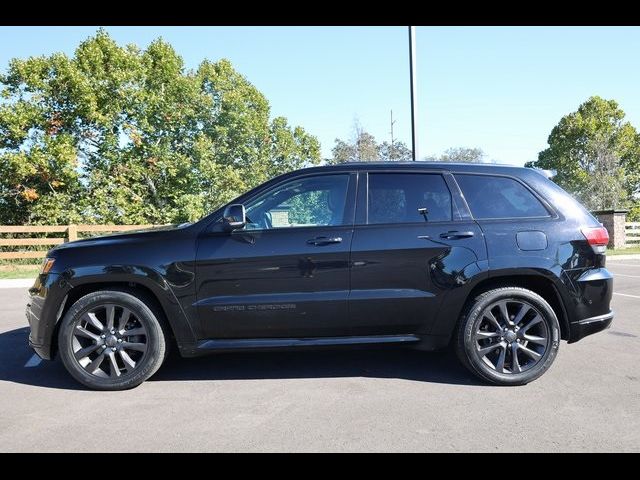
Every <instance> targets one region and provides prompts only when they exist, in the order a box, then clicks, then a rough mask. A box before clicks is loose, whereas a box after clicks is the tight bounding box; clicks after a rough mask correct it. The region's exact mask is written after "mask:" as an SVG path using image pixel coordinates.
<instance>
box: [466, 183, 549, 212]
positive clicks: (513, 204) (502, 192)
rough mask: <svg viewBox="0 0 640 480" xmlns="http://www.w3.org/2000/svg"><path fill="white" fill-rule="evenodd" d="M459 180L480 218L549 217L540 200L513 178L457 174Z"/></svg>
mask: <svg viewBox="0 0 640 480" xmlns="http://www.w3.org/2000/svg"><path fill="white" fill-rule="evenodd" d="M455 179H456V181H457V182H458V185H459V186H460V189H461V190H462V193H463V195H464V197H465V199H466V200H467V204H468V205H469V209H470V210H471V214H472V215H473V217H474V218H476V219H491V218H530V217H548V216H549V212H548V211H547V209H546V208H545V207H544V205H543V204H542V203H541V202H540V200H538V199H537V198H536V197H535V195H533V193H531V192H530V191H529V190H528V189H527V188H526V187H525V186H524V185H522V184H521V183H520V182H518V181H517V180H514V179H513V178H509V177H497V176H491V175H471V174H457V175H455Z"/></svg>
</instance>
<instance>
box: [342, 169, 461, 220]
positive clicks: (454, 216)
mask: <svg viewBox="0 0 640 480" xmlns="http://www.w3.org/2000/svg"><path fill="white" fill-rule="evenodd" d="M360 174H361V175H363V176H364V177H365V178H364V179H360V180H359V188H358V195H357V209H356V223H355V225H357V226H385V225H410V226H411V225H412V226H420V225H422V226H424V225H448V224H450V223H461V222H465V221H470V220H471V214H470V212H468V206H467V205H466V203H465V204H464V205H458V202H459V201H460V200H456V198H457V197H458V196H459V195H460V192H459V186H458V185H457V184H452V182H450V179H448V178H447V177H448V176H450V172H448V171H444V170H418V171H416V169H414V168H411V169H405V168H384V169H375V170H364V171H361V172H360ZM371 174H373V175H376V174H391V175H394V174H404V175H439V176H440V177H442V180H443V182H444V185H445V186H446V188H447V190H448V191H449V195H450V196H451V220H442V221H437V222H435V221H424V220H423V221H416V222H386V223H369V176H370V175H371ZM452 188H455V189H457V190H458V191H457V192H456V191H455V190H454V189H452ZM465 209H466V210H467V212H464V210H465ZM465 213H466V214H467V215H469V217H468V218H465V215H464V214H465ZM361 222H362V223H361Z"/></svg>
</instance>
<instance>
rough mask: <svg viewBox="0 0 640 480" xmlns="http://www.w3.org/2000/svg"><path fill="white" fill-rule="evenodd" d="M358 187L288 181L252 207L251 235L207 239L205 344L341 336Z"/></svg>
mask: <svg viewBox="0 0 640 480" xmlns="http://www.w3.org/2000/svg"><path fill="white" fill-rule="evenodd" d="M355 179H356V176H355V175H354V174H350V173H348V172H347V173H331V174H315V175H305V176H299V177H295V178H293V179H289V180H285V181H283V182H281V183H279V184H277V185H275V186H273V187H271V188H269V189H268V190H267V191H266V192H262V193H258V194H257V195H256V196H254V197H253V198H251V199H249V200H247V201H246V202H245V207H246V212H247V222H248V223H247V225H246V227H245V228H243V229H240V230H236V231H233V232H231V233H229V232H224V231H222V229H221V228H218V227H219V225H218V224H214V225H213V226H212V227H211V228H210V229H209V231H205V232H203V234H202V235H201V237H200V238H199V240H198V250H197V265H196V276H197V285H198V287H197V295H198V315H199V319H200V323H201V329H202V333H203V335H204V337H205V338H220V339H222V338H287V337H311V336H313V337H315V336H333V335H340V334H341V333H342V331H343V328H344V325H345V323H346V321H347V313H348V312H347V300H348V295H349V249H350V245H351V240H352V235H353V215H354V204H355V200H354V199H355V187H356V181H355Z"/></svg>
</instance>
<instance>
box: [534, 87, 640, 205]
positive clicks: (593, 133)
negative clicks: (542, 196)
mask: <svg viewBox="0 0 640 480" xmlns="http://www.w3.org/2000/svg"><path fill="white" fill-rule="evenodd" d="M624 118H625V114H624V112H623V111H622V109H620V108H619V106H618V104H617V103H616V102H615V101H614V100H605V99H603V98H600V97H597V96H594V97H591V98H589V99H588V100H587V101H586V102H584V103H583V104H582V105H580V107H579V108H578V110H577V111H576V112H572V113H570V114H568V115H565V116H564V117H562V119H561V120H560V122H559V123H558V125H556V126H555V127H554V128H553V130H552V131H551V134H550V135H549V139H548V143H549V148H547V149H546V150H543V151H542V152H540V153H539V155H538V160H537V161H534V162H528V163H527V164H526V166H529V167H538V168H543V169H554V170H556V171H557V175H556V176H555V177H554V181H555V182H557V183H558V184H559V185H561V186H562V187H563V188H565V189H566V190H568V191H569V192H571V193H573V194H574V195H575V196H576V197H577V198H578V199H580V200H581V201H582V203H584V204H585V205H586V206H587V207H589V208H591V209H605V208H619V207H624V206H628V205H629V204H630V203H631V202H632V201H633V198H634V195H637V194H638V191H639V189H640V184H639V181H640V135H639V134H638V132H637V131H636V129H635V128H634V127H633V126H632V125H631V124H630V123H629V122H628V121H625V120H624Z"/></svg>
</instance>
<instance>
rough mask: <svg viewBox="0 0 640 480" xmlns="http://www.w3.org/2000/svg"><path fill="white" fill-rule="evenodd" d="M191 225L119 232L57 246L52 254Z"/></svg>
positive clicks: (113, 242) (142, 238) (132, 238)
mask: <svg viewBox="0 0 640 480" xmlns="http://www.w3.org/2000/svg"><path fill="white" fill-rule="evenodd" d="M189 225H191V224H190V223H181V224H179V225H175V224H174V225H165V226H162V227H150V228H144V229H140V230H131V231H128V232H119V233H111V234H107V235H100V236H97V237H90V238H83V239H80V240H75V241H73V242H66V243H61V244H60V245H57V246H56V247H54V248H52V249H51V252H55V251H59V250H66V249H68V248H76V247H89V246H93V245H109V244H118V243H123V242H125V241H127V242H128V241H131V240H145V239H147V238H148V239H151V238H154V237H156V236H158V235H162V234H164V233H166V232H170V231H175V230H182V229H183V228H186V227H188V226H189Z"/></svg>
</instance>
